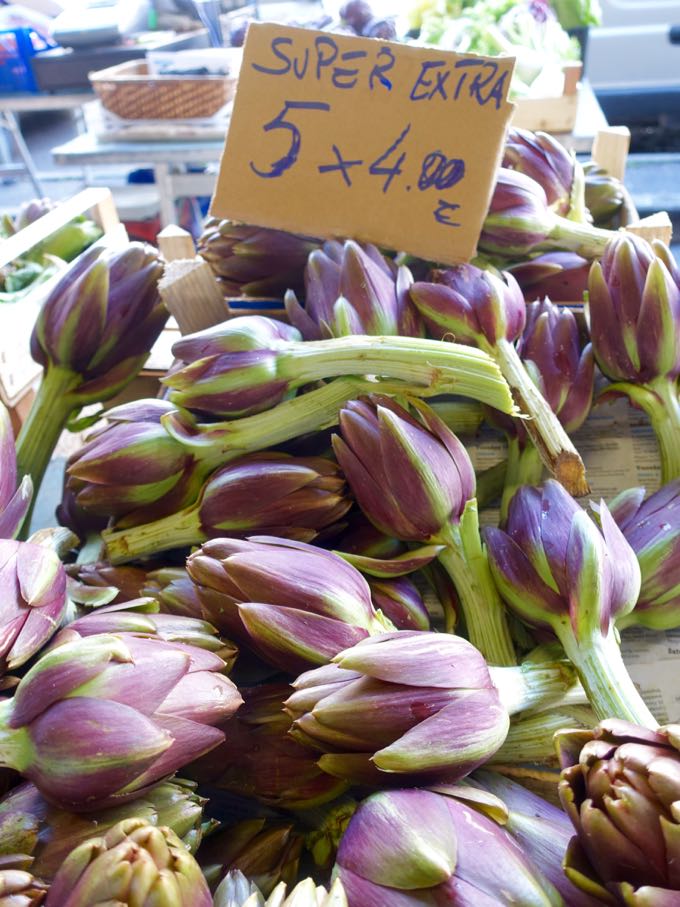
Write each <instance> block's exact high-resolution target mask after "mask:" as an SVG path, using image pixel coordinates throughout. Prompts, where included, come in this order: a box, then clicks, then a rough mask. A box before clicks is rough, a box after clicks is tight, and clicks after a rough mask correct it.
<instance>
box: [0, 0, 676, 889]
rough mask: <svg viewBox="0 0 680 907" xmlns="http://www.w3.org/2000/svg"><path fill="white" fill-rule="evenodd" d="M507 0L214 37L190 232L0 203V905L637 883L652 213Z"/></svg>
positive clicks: (663, 541) (650, 756)
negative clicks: (211, 99) (523, 45)
mask: <svg viewBox="0 0 680 907" xmlns="http://www.w3.org/2000/svg"><path fill="white" fill-rule="evenodd" d="M529 5H530V6H532V7H536V9H539V8H540V11H541V15H545V17H546V18H545V20H544V22H548V23H550V28H553V26H556V25H557V19H556V18H555V14H554V13H553V12H551V11H550V10H549V8H548V4H547V3H545V4H543V3H535V4H529ZM515 6H519V5H518V4H513V3H511V2H510V0H507V2H504V3H501V2H498V0H494V2H491V0H485V2H484V3H481V4H478V7H477V14H478V15H477V19H476V20H474V18H473V17H472V14H471V12H470V4H468V3H455V2H447V3H427V2H422V3H420V4H417V5H414V7H413V9H412V10H411V17H410V19H409V20H408V22H407V23H406V29H408V28H410V29H411V30H412V32H413V34H411V35H410V36H407V35H406V31H405V30H404V29H403V28H402V25H400V23H399V20H397V19H396V18H395V17H392V18H389V17H388V18H387V19H385V20H383V19H380V18H378V17H376V16H375V15H374V12H373V11H372V10H371V9H370V8H369V7H368V4H366V3H358V2H356V0H355V2H350V3H347V4H345V6H344V7H343V9H342V11H341V19H342V21H341V25H342V27H341V28H336V29H331V28H327V27H325V26H324V25H323V23H320V22H316V23H314V24H316V25H317V26H319V25H321V26H322V27H320V28H319V27H317V28H311V27H308V26H309V25H310V23H305V27H300V26H299V25H298V24H290V22H280V21H279V22H272V21H269V22H267V21H254V22H251V23H250V24H249V27H248V29H247V38H246V40H245V46H244V48H243V51H242V52H240V53H241V55H242V59H241V60H240V62H239V66H238V67H236V68H235V67H234V66H233V63H232V65H231V68H230V69H229V72H228V73H225V74H223V76H222V77H220V76H215V75H214V74H210V75H207V76H205V78H207V79H217V80H218V81H219V79H220V78H223V80H224V84H223V85H221V86H218V87H219V92H220V98H221V99H224V97H226V95H229V99H228V101H227V103H228V106H229V109H228V117H227V124H225V125H224V134H223V136H222V141H221V142H219V154H218V153H215V155H214V157H213V156H211V157H210V158H208V157H203V158H200V155H199V156H198V157H193V158H190V160H193V161H198V160H199V158H200V159H201V160H202V161H203V162H205V161H207V160H212V161H214V162H215V164H217V166H216V167H215V168H214V172H212V173H201V174H196V175H197V176H200V177H202V178H203V180H204V182H203V183H201V190H200V191H201V192H202V191H205V188H204V187H205V185H207V183H208V179H210V181H211V182H210V185H209V191H210V195H211V201H210V211H209V213H208V215H207V216H206V218H205V221H204V223H203V224H202V228H201V230H200V233H199V234H198V235H197V236H192V234H191V232H190V231H188V230H186V229H184V228H182V227H181V226H180V225H179V224H178V223H177V222H173V221H174V220H175V219H174V217H173V216H172V215H173V214H174V210H173V206H174V199H175V197H176V196H177V195H181V194H182V193H186V194H192V193H193V192H195V191H198V190H196V189H194V188H193V187H192V186H191V185H190V184H189V182H188V180H189V177H190V174H180V173H175V174H171V173H170V171H169V170H168V171H167V172H166V174H165V179H164V180H160V181H159V184H158V185H159V188H160V189H161V191H162V192H163V193H164V195H165V204H166V208H165V210H166V217H165V220H167V221H168V223H167V224H166V225H165V227H164V229H163V230H161V231H160V232H159V233H158V235H157V237H156V242H155V244H150V243H142V242H137V241H130V239H129V238H128V235H127V234H126V232H125V228H124V226H123V225H121V224H120V222H119V216H118V212H117V211H116V207H115V204H114V201H113V198H112V195H111V193H110V192H109V191H108V190H107V189H89V190H86V191H85V192H83V193H80V194H79V195H78V196H76V197H74V198H73V199H70V200H68V201H66V202H65V203H62V204H60V205H56V206H52V205H51V204H50V203H49V202H47V200H45V199H43V200H40V201H38V200H35V201H33V202H31V203H30V204H26V205H25V206H23V207H22V209H21V211H20V212H19V213H17V215H16V216H15V217H13V218H10V217H5V219H4V222H3V238H2V239H0V280H2V285H0V322H2V323H1V324H0V328H1V330H0V397H1V399H2V402H0V576H1V577H2V583H1V584H0V585H1V588H2V590H3V597H2V600H1V601H2V608H0V627H1V628H2V632H0V668H1V671H0V682H1V683H2V688H3V697H2V698H1V699H0V768H1V769H2V771H1V772H0V783H1V784H2V791H1V796H0V907H12V905H16V904H19V905H23V907H41V905H42V907H108V905H112V907H113V905H116V907H434V905H437V907H449V905H451V907H487V905H488V907H492V905H498V907H504V905H516V907H534V905H535V907H594V905H598V904H602V905H610V907H616V905H622V907H625V905H638V907H643V905H659V907H661V905H664V907H665V905H673V904H675V903H680V879H679V878H678V873H677V865H676V863H677V861H676V859H675V850H674V848H675V846H676V843H675V840H676V837H677V828H678V822H679V817H678V803H679V802H680V789H678V788H677V787H676V786H677V785H678V780H677V776H678V771H679V769H680V753H679V749H680V737H679V732H678V727H679V725H678V723H677V722H678V721H680V705H679V704H680V685H679V684H678V680H677V669H676V668H677V663H678V662H677V658H678V653H680V612H679V610H678V594H679V592H678V590H679V589H680V559H679V558H678V538H679V537H680V525H679V521H678V512H679V502H680V387H679V384H678V381H679V380H680V267H679V266H678V263H677V262H676V259H675V258H674V255H673V252H672V250H671V242H672V222H671V219H670V218H669V216H668V214H667V213H666V212H665V211H660V210H659V211H655V212H653V213H652V214H651V215H650V216H646V217H640V213H639V212H638V210H637V209H636V206H635V203H634V201H633V199H632V198H631V195H630V193H629V192H628V190H627V188H626V166H627V156H628V146H629V141H630V133H629V131H628V129H627V128H626V127H625V126H611V127H610V126H607V124H606V123H603V122H599V123H598V124H597V128H594V129H593V131H592V134H591V135H590V136H589V137H588V141H587V147H588V154H587V155H585V154H582V155H580V156H579V157H577V156H576V154H575V153H574V143H575V142H578V141H579V139H578V132H577V129H576V127H575V123H577V122H578V114H577V113H576V112H575V111H576V109H577V108H579V107H580V105H581V103H582V101H583V98H584V96H586V93H585V91H584V87H583V82H580V83H579V81H578V73H577V70H574V69H573V68H572V67H571V66H570V65H569V63H568V61H566V63H565V61H564V60H561V59H559V60H558V62H559V66H558V67H557V71H558V77H557V81H558V83H559V88H558V89H557V93H556V94H555V95H550V94H549V93H546V94H545V95H544V96H543V97H542V98H541V96H540V95H538V94H536V95H535V96H533V97H532V96H531V95H532V87H531V86H532V84H533V82H534V81H535V80H536V79H537V78H539V72H543V68H541V67H537V66H534V68H533V69H531V67H529V66H528V63H527V61H526V60H525V61H524V64H523V66H522V67H518V65H517V64H516V62H515V60H514V58H513V57H511V56H510V55H509V54H508V53H505V52H504V51H507V47H505V46H504V44H503V42H506V41H507V40H509V37H508V36H509V34H510V33H511V31H512V33H514V34H515V35H517V34H519V33H521V34H522V35H524V37H525V40H526V41H527V42H528V41H529V38H528V37H526V35H527V34H528V33H529V32H530V29H532V28H534V26H533V25H527V24H526V23H527V20H524V19H521V18H520V17H519V16H518V13H517V11H516V10H515V9H514V8H515ZM558 6H559V7H561V8H562V12H563V13H564V9H565V8H567V7H569V6H570V4H568V3H561V4H558ZM501 7H503V9H502V10H501ZM511 8H512V10H514V11H513V12H512V16H511V17H509V18H507V19H503V16H508V14H509V12H510V11H511ZM536 9H534V10H533V12H532V13H531V15H532V16H533V17H534V19H535V18H536V16H537V12H536ZM524 11H525V12H526V10H524ZM546 11H547V12H546ZM572 11H573V10H572ZM492 12H493V15H494V16H496V19H494V20H493V23H492V24H491V25H489V24H488V23H486V19H485V17H487V16H488V17H491V15H492ZM369 14H370V15H369ZM202 17H203V19H204V20H205V21H206V22H207V23H208V24H209V25H210V24H211V21H212V20H211V19H210V10H209V9H208V8H204V9H203V10H202ZM551 17H552V18H551ZM229 21H230V22H231V24H232V26H233V27H234V31H236V24H235V22H234V20H229ZM480 23H486V25H485V29H486V30H484V29H482V30H480V28H479V24H480ZM213 24H214V23H213ZM225 28H226V26H225ZM400 28H402V31H403V34H402V37H404V38H406V37H408V38H409V39H408V40H406V39H404V40H401V41H397V40H394V39H395V38H396V37H397V36H398V35H397V32H398V30H399V29H400ZM389 29H393V30H394V34H393V33H392V32H389V33H388V30H389ZM528 30H529V31H528ZM222 33H223V34H224V31H223V32H222ZM216 34H218V33H216ZM426 34H427V35H428V36H429V37H428V40H425V37H424V36H425V35H426ZM543 34H544V36H546V35H547V32H546V31H545V30H544V32H543ZM555 34H556V36H553V37H552V38H551V41H553V44H552V45H551V47H553V48H556V47H559V46H560V42H562V41H563V38H562V37H561V35H562V34H563V33H561V32H560V33H555ZM480 35H483V36H485V37H484V38H482V37H480ZM419 36H420V37H419ZM489 36H491V37H489ZM492 38H493V41H494V42H495V43H494V45H493V46H491V43H490V42H491V40H492ZM565 39H566V43H564V45H563V46H564V54H565V55H566V56H568V55H569V54H571V53H572V44H571V42H569V39H568V38H567V36H566V35H565ZM466 42H467V43H466ZM484 42H486V43H484ZM230 50H233V48H231V49H230ZM534 50H536V48H534ZM233 59H234V58H233V55H232V57H231V60H232V61H233ZM133 65H134V66H135V67H136V66H138V65H140V64H137V63H135V64H133ZM145 65H146V64H145ZM172 65H173V66H174V67H176V65H177V61H176V60H175V61H174V62H173V63H172ZM537 68H538V72H534V70H535V69H537ZM544 68H545V67H544ZM532 72H534V74H533V78H530V75H531V73H532ZM518 73H519V75H520V76H521V79H522V81H521V83H517V82H515V81H514V80H515V79H516V78H517V77H518ZM137 76H139V77H140V78H141V79H142V80H143V82H144V85H145V88H144V94H145V97H146V102H148V103H156V104H157V103H158V102H157V99H156V100H155V99H154V91H156V89H158V90H160V89H161V85H162V80H163V79H164V78H169V79H171V80H172V81H177V80H178V79H180V80H181V78H182V77H181V76H179V75H178V73H177V72H176V71H173V72H172V73H171V74H170V75H166V76H162V75H159V76H158V77H157V78H158V85H157V86H155V87H154V81H155V80H154V79H153V78H152V77H150V74H149V73H148V72H147V71H146V69H145V70H144V72H143V73H137V74H136V77H137ZM186 78H188V79H189V80H190V81H196V80H197V79H199V78H200V77H199V76H196V74H195V73H193V74H191V75H189V76H186ZM542 78H545V79H546V80H548V73H545V74H544V76H543V77H542ZM560 78H561V80H562V81H561V82H560ZM99 80H100V81H101V80H102V79H101V77H100V78H99ZM96 81H97V77H95V82H96ZM104 81H105V82H106V83H107V84H113V88H112V89H111V90H112V91H113V93H114V94H117V95H118V98H117V101H116V102H115V103H120V102H121V98H122V95H121V94H120V91H119V88H120V86H117V85H116V84H115V82H116V78H115V73H114V74H113V76H112V75H111V73H108V74H106V75H105V77H104ZM123 81H124V82H126V83H127V82H128V81H129V79H128V78H127V76H126V78H125V79H124V80H123ZM551 84H554V83H551ZM579 85H580V87H579ZM165 90H167V91H169V92H170V95H169V97H172V98H174V102H173V103H179V101H178V98H179V96H180V95H179V94H178V91H179V92H180V93H181V94H183V95H186V92H187V87H186V85H182V86H179V88H178V87H175V88H173V87H172V86H170V87H169V88H168V86H167V84H166V85H165V88H164V91H165ZM211 90H212V89H211ZM540 90H542V89H541V87H540V84H539V86H538V87H537V88H536V89H535V91H536V92H538V91H540ZM586 91H587V89H586ZM130 92H131V93H130ZM125 93H126V96H127V94H128V93H130V98H131V99H132V100H131V101H130V103H132V104H135V103H137V104H138V105H139V106H140V109H141V107H142V106H143V105H142V101H141V94H135V90H133V89H130V88H129V86H128V87H127V88H125ZM522 95H524V97H521V96H522ZM548 98H552V100H547V101H546V99H548ZM103 100H104V98H103V97H102V102H103ZM523 101H526V102H527V103H525V104H524V105H523V103H522V102H523ZM146 102H145V103H146ZM533 102H536V103H533ZM126 103H127V101H126ZM168 103H169V102H162V103H161V104H160V108H158V109H157V110H156V111H155V112H159V110H160V112H161V114H162V112H163V110H169V109H170V108H169V107H168ZM215 103H217V102H215ZM574 105H576V106H574ZM223 106H225V105H222V106H221V107H220V108H219V110H220V111H222V107H223ZM570 112H574V113H575V117H576V118H575V119H574V120H573V121H571V125H569V126H568V128H566V129H565V130H562V131H560V130H559V129H558V130H557V135H552V134H550V132H548V131H544V130H543V129H542V128H541V126H542V125H543V124H545V123H546V122H547V120H546V118H547V117H553V118H556V119H555V120H554V121H555V122H558V121H560V122H563V121H561V120H560V117H563V116H564V115H565V113H570ZM520 114H521V116H522V117H528V118H531V116H533V115H535V116H537V117H539V121H538V122H535V123H534V124H533V128H529V126H528V125H527V121H526V120H523V119H522V120H517V119H516V117H517V116H518V115H520ZM541 118H542V119H541ZM124 119H125V118H124V117H119V120H120V121H122V120H124ZM131 119H132V120H134V119H135V118H134V117H132V118H131ZM137 119H138V121H139V122H138V123H137V127H135V126H134V123H133V125H132V126H131V127H128V126H125V125H124V124H122V122H117V123H116V128H118V129H124V128H131V129H132V130H133V133H132V135H133V136H136V137H131V136H130V135H128V136H127V138H126V141H125V143H123V144H125V145H126V147H128V148H130V149H135V148H136V149H137V151H136V152H135V151H134V150H133V151H132V153H137V154H139V155H142V156H143V155H144V154H148V155H149V157H148V158H146V160H147V162H151V163H156V164H157V165H159V164H160V165H164V166H166V167H168V168H169V166H170V165H171V164H181V163H182V162H183V159H182V158H181V154H183V153H186V149H185V148H184V145H185V144H186V146H187V147H188V148H191V147H193V146H192V145H191V143H192V141H196V139H195V138H194V139H192V138H190V137H188V136H184V137H183V138H182V140H181V141H178V140H177V139H175V140H174V141H170V142H168V137H167V135H159V136H158V137H157V140H156V141H155V142H154V141H153V139H152V138H150V137H149V135H148V133H147V132H146V131H147V130H149V129H151V128H154V127H153V125H150V124H152V123H153V122H155V121H154V118H150V117H138V118H137ZM157 119H158V121H162V120H163V119H164V117H163V116H162V115H161V116H159V117H158V118H157ZM165 119H166V120H168V123H172V122H174V121H175V118H173V117H170V116H168V117H165ZM182 119H183V120H186V119H187V117H183V118H182ZM188 119H191V118H190V117H189V118H188ZM142 121H143V122H142ZM108 122H109V123H111V122H113V121H112V120H110V119H109V120H108ZM518 122H521V123H522V124H523V125H521V126H520V125H518ZM212 125H213V128H216V126H215V123H213V124H212ZM166 127H167V131H168V133H170V132H171V131H172V127H171V126H170V125H169V124H166ZM135 128H137V129H138V131H137V132H136V133H135V132H134V130H135ZM187 128H190V127H187ZM196 128H198V127H196ZM97 142H98V140H97V139H96V137H94V136H89V137H81V138H79V139H76V140H74V141H73V142H72V143H69V144H70V145H71V149H70V150H69V148H68V146H64V147H63V148H61V149H56V150H55V155H57V156H59V155H62V156H63V157H64V158H67V157H68V156H69V154H70V153H71V152H72V153H73V154H76V152H78V153H82V155H84V157H82V161H83V162H86V163H92V162H93V160H94V159H93V158H92V157H90V158H87V154H94V153H95V151H93V150H92V148H90V150H89V151H88V149H87V148H86V147H85V146H86V143H94V144H95V145H96V144H97ZM198 144H200V142H199V143H198ZM215 144H218V143H215ZM101 146H102V148H106V147H107V143H104V142H101ZM114 146H115V142H110V143H108V147H109V153H111V154H114V153H119V154H120V153H122V152H121V149H120V148H119V149H118V150H116V148H115V147H114ZM180 146H182V147H181V148H180ZM88 147H89V146H88ZM156 147H158V148H160V149H165V151H154V148H156ZM201 147H203V146H201ZM205 147H207V146H205ZM582 147H583V148H585V145H584V146H582ZM78 149H79V151H78ZM170 149H173V150H172V153H173V154H175V155H180V156H179V157H174V158H164V157H163V154H164V153H171V152H170ZM188 153H191V152H188ZM193 153H194V154H197V152H195V151H194V152H193ZM202 153H203V154H205V153H206V152H205V151H204V152H202ZM211 155H212V152H211ZM138 160H139V161H141V160H142V158H141V157H140V158H138ZM162 172H163V171H161V173H162ZM171 177H172V178H174V179H176V180H178V183H177V184H176V186H175V187H174V188H173V187H172V185H171V183H170V179H171ZM183 179H184V180H185V181H184V182H182V180H183ZM177 187H179V189H178V188H177ZM55 465H56V467H57V472H56V474H57V476H58V480H57V483H56V485H54V475H55ZM41 486H42V490H41ZM52 486H54V487H52ZM39 491H40V493H41V495H42V497H41V500H43V499H44V496H45V495H46V494H50V493H51V494H52V495H53V497H54V504H55V506H56V511H55V516H54V520H52V519H49V520H48V521H47V522H45V520H44V517H43V516H42V515H41V514H44V512H45V510H44V508H41V509H40V510H39V511H36V510H34V507H35V502H36V499H37V497H38V494H39Z"/></svg>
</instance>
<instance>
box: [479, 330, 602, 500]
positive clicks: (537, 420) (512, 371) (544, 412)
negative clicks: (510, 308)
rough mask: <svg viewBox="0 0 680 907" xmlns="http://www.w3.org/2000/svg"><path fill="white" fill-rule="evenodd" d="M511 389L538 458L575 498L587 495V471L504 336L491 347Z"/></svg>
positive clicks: (546, 402) (513, 348) (567, 436)
mask: <svg viewBox="0 0 680 907" xmlns="http://www.w3.org/2000/svg"><path fill="white" fill-rule="evenodd" d="M490 352H491V353H492V354H493V355H494V356H495V358H496V361H497V362H498V365H499V366H500V369H501V371H502V372H503V375H504V376H505V378H506V380H507V382H508V384H509V385H510V388H511V389H512V392H513V395H514V397H515V401H516V403H517V405H518V406H519V408H520V410H521V412H522V413H523V414H524V415H525V416H528V417H529V418H527V419H525V420H524V421H523V423H522V424H523V426H524V428H525V429H526V432H527V434H528V435H529V436H530V438H531V440H532V441H533V442H534V444H535V446H536V448H537V450H538V453H539V456H540V458H541V460H543V462H544V463H545V465H546V466H547V468H548V470H549V471H550V473H551V474H552V475H554V476H555V478H556V479H557V480H558V481H559V482H561V483H562V485H564V487H565V488H566V489H567V491H568V492H569V494H572V495H574V496H575V497H580V496H581V495H584V494H588V492H589V490H590V489H589V488H588V482H587V481H586V470H585V466H584V465H583V460H582V459H581V457H580V455H579V452H578V451H577V450H576V448H575V447H574V445H573V444H572V442H571V439H570V438H569V435H568V434H567V433H566V431H565V430H564V428H563V427H562V424H561V423H560V420H559V419H558V418H557V416H556V415H555V413H554V412H553V411H552V409H551V408H550V405H549V404H548V401H547V400H546V399H545V397H544V396H543V395H542V394H541V392H540V391H539V390H538V388H537V387H536V385H535V384H534V383H533V381H532V380H531V378H530V376H529V373H528V372H527V370H526V369H525V368H524V364H523V363H522V360H521V359H520V358H519V355H518V353H517V350H516V349H515V347H514V346H513V345H512V343H510V342H509V341H508V340H506V339H505V338H504V337H501V338H499V339H498V340H497V341H496V343H495V345H494V346H493V347H491V348H490Z"/></svg>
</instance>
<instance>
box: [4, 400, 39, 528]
mask: <svg viewBox="0 0 680 907" xmlns="http://www.w3.org/2000/svg"><path fill="white" fill-rule="evenodd" d="M32 497H33V482H32V481H31V477H30V476H24V477H23V479H22V480H21V483H20V484H19V486H18V487H17V458H16V451H15V448H14V432H13V431H12V421H11V419H10V416H9V412H8V411H7V409H6V408H5V406H4V405H3V404H2V403H0V539H13V538H15V537H16V536H17V535H18V534H19V530H20V529H21V526H22V524H23V522H24V519H25V518H26V514H27V513H28V509H29V507H30V505H31V498H32Z"/></svg>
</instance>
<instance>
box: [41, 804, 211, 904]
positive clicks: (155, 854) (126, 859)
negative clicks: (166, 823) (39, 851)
mask: <svg viewBox="0 0 680 907" xmlns="http://www.w3.org/2000/svg"><path fill="white" fill-rule="evenodd" d="M212 903H213V901H212V896H211V894H210V889H209V888H208V885H207V882H206V881H205V879H204V878H203V874H202V873H201V870H200V868H199V866H198V863H197V862H196V860H195V859H194V858H193V857H192V856H191V854H190V853H189V852H188V850H187V849H186V847H185V846H184V844H182V842H181V841H180V839H179V838H178V837H177V835H176V834H175V833H174V831H171V829H169V828H165V827H163V828H156V827H155V826H154V825H150V824H149V823H147V822H146V821H145V820H144V819H124V820H123V821H122V822H119V823H118V824H117V825H114V827H113V828H111V829H109V830H108V831H107V832H106V834H105V835H103V836H102V837H99V838H91V839H90V840H89V841H85V842H84V843H83V844H81V845H80V846H79V847H77V848H76V849H75V850H74V851H72V852H71V853H70V854H69V856H68V857H67V858H66V859H65V860H64V862H63V864H62V866H61V868H60V869H59V871H58V872H57V874H56V876H55V878H54V881H53V882H52V884H51V886H50V890H49V893H48V895H47V901H46V902H45V907H92V905H93V904H102V905H103V904H138V905H139V907H156V905H159V907H165V905H167V907H170V905H172V907H212Z"/></svg>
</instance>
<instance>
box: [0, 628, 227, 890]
mask: <svg viewBox="0 0 680 907" xmlns="http://www.w3.org/2000/svg"><path fill="white" fill-rule="evenodd" d="M223 670H224V662H223V661H222V660H221V659H220V658H218V657H217V656H216V655H213V654H212V653H211V652H208V651H205V650H204V649H198V648H196V647H194V646H189V645H183V644H179V643H168V642H165V641H163V640H160V639H144V638H141V637H136V636H132V635H130V634H121V635H119V636H113V635H98V636H91V637H89V638H86V639H78V640H76V641H73V642H70V643H67V644H65V645H61V646H59V647H57V648H54V649H52V650H51V651H49V652H47V653H46V654H44V655H43V656H42V657H41V658H40V659H39V660H38V661H37V662H36V663H35V664H34V665H33V667H32V668H31V669H30V670H29V671H28V673H26V674H25V675H24V677H23V678H22V680H21V682H20V683H19V685H18V687H17V689H16V692H15V694H14V697H13V698H12V699H10V700H7V701H5V702H4V703H3V704H2V715H1V716H0V726H1V730H2V741H1V742H0V759H1V760H2V762H3V763H4V764H5V765H6V766H8V767H12V768H15V769H16V770H17V771H20V772H21V774H23V775H24V777H26V778H28V779H29V780H31V781H33V783H34V784H35V785H36V787H37V788H38V790H39V791H40V792H41V793H42V794H43V795H44V796H45V797H46V798H47V799H48V800H50V801H51V802H53V803H55V804H56V805H58V806H61V807H63V808H65V809H69V810H73V811H91V810H96V809H101V808H103V807H107V806H111V805H114V804H116V803H120V802H124V801H125V800H127V799H132V798H134V797H138V796H140V795H142V794H144V793H145V792H146V791H147V790H148V788H149V787H150V786H151V785H153V784H156V783H157V782H158V781H160V780H162V779H164V778H166V777H168V776H169V775H171V774H172V773H173V772H175V771H176V770H177V769H179V768H181V767H182V766H183V765H185V764H186V763H188V762H190V761H192V760H193V759H195V758H197V757H198V756H199V755H201V754H202V753H204V752H207V751H208V750H210V749H212V748H213V747H214V746H217V744H218V743H220V742H221V741H222V740H223V739H224V734H223V733H222V731H219V730H218V729H217V728H216V727H214V725H216V724H219V723H220V722H222V721H225V720H226V719H227V718H228V717H229V716H230V715H231V714H233V712H235V711H236V709H237V708H238V706H239V705H240V704H241V697H240V696H239V694H238V691H237V689H236V687H235V686H234V685H233V684H232V683H231V681H230V680H228V679H227V678H226V677H224V676H223V675H222V673H221V672H222V671H223ZM65 728H68V733H65V731H64V729H65ZM55 903H61V902H55Z"/></svg>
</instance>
